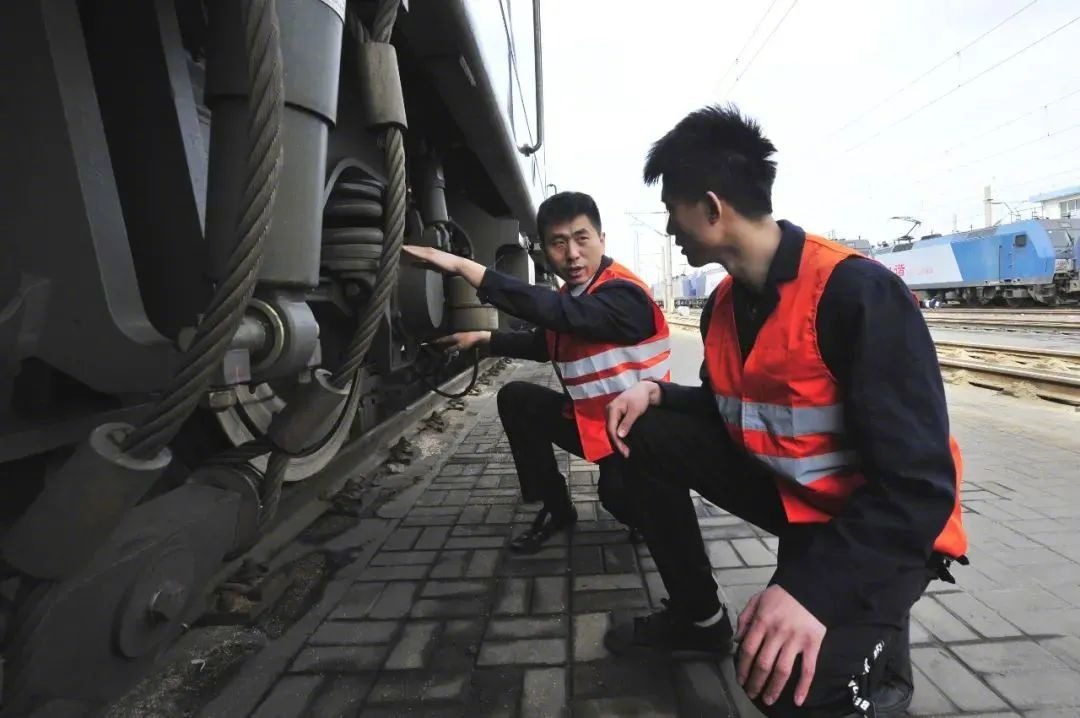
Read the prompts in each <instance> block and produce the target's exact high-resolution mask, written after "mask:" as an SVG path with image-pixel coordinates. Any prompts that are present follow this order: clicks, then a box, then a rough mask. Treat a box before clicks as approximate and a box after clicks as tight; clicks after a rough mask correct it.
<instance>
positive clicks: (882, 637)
mask: <svg viewBox="0 0 1080 718" xmlns="http://www.w3.org/2000/svg"><path fill="white" fill-rule="evenodd" d="M627 444H628V445H629V447H630V457H629V459H627V460H626V461H625V462H624V464H625V467H626V470H625V480H626V487H627V491H628V493H629V495H630V496H629V498H630V499H631V500H632V501H634V502H636V503H637V507H638V509H639V511H640V520H641V522H642V523H641V529H642V531H643V533H644V534H645V541H646V543H647V544H648V546H649V550H650V552H651V553H652V556H653V559H654V560H655V561H656V567H657V570H659V572H660V576H661V578H662V579H663V581H664V586H665V588H666V589H667V591H668V595H669V599H670V601H671V604H672V607H673V608H675V609H676V610H679V611H682V612H684V613H685V614H686V615H687V616H688V617H689V618H691V620H703V619H705V618H707V617H709V616H712V615H714V614H715V613H716V612H717V611H718V610H719V609H720V599H719V597H718V596H717V585H716V581H715V580H714V578H713V574H712V568H711V566H710V563H709V558H708V554H707V552H706V549H705V544H704V541H703V540H702V538H701V529H700V527H699V526H698V521H697V515H696V513H695V511H694V505H693V501H692V499H691V496H690V490H691V489H692V490H694V491H696V492H698V493H699V494H700V495H701V496H702V497H704V498H705V499H706V500H708V501H710V502H711V503H713V504H714V505H716V506H718V507H720V508H722V509H724V510H725V511H728V512H729V513H732V514H734V515H735V516H738V517H739V518H741V519H743V520H745V521H748V522H750V523H752V524H754V525H756V526H758V527H760V528H762V529H764V530H766V531H768V532H769V533H771V534H773V535H775V536H778V537H779V538H780V544H779V551H778V556H777V560H778V562H779V564H780V565H784V563H785V562H787V561H798V560H799V555H800V552H801V549H802V547H803V546H805V545H806V542H805V541H804V540H802V539H801V536H805V532H806V531H808V530H813V526H807V525H805V524H803V525H799V524H790V523H788V521H787V518H786V515H785V513H784V509H783V504H782V503H781V501H780V495H779V492H778V491H777V489H776V486H775V484H774V483H773V479H772V477H771V475H770V474H769V472H768V470H767V469H766V468H765V467H764V466H762V465H760V464H758V463H757V462H755V461H754V460H753V459H752V458H751V457H750V456H749V455H748V454H746V453H745V452H744V451H743V450H742V449H741V448H739V447H737V446H736V445H735V444H734V442H733V441H732V440H731V439H730V437H729V436H728V434H727V432H726V430H725V429H724V426H723V423H722V422H721V420H720V418H719V417H716V418H715V419H710V418H703V417H700V416H691V415H687V414H682V413H677V412H672V411H667V410H664V409H663V408H653V409H650V410H649V411H648V412H647V413H646V414H645V415H644V416H642V417H641V418H640V419H638V421H637V422H636V423H635V425H634V427H633V429H632V430H631V432H630V435H629V437H628V438H627ZM935 572H936V570H934V569H931V568H930V567H927V569H926V570H925V571H921V570H920V571H916V572H912V573H910V574H908V575H905V574H898V575H897V576H896V577H895V580H891V581H890V585H888V586H884V587H881V589H880V591H875V596H876V597H878V598H879V599H880V600H875V601H873V608H872V609H871V608H867V609H866V611H865V612H862V613H860V614H858V615H854V616H850V617H848V618H846V619H845V621H844V622H843V623H840V624H838V625H833V626H827V631H826V634H825V640H824V643H823V644H822V647H821V651H820V654H819V656H818V663H817V667H816V670H815V677H814V680H813V683H812V685H811V690H810V695H809V696H808V698H807V700H806V702H805V704H804V706H803V707H801V708H800V707H796V706H795V704H794V701H793V692H794V688H795V684H796V679H795V676H797V675H798V663H796V670H795V672H793V674H792V676H793V677H792V678H791V679H790V680H789V681H788V685H787V688H786V690H785V691H784V692H783V693H782V694H781V696H780V699H779V701H778V702H777V703H776V704H775V705H773V706H771V707H768V706H765V705H763V704H762V705H759V706H758V707H759V709H761V711H762V712H763V713H765V714H766V715H768V716H799V717H804V718H809V717H810V716H813V717H814V718H817V717H818V716H844V715H847V714H849V713H851V712H852V710H853V707H854V706H853V698H855V696H853V692H852V688H851V687H850V685H849V684H850V683H851V682H852V680H853V679H854V680H855V685H856V690H857V691H858V692H859V696H860V697H863V698H865V697H866V696H867V695H868V694H869V693H870V692H872V690H873V688H874V686H875V685H876V684H878V683H879V682H880V679H881V676H882V673H883V671H884V670H885V668H886V666H888V665H890V664H892V665H898V666H901V670H907V671H910V668H909V667H908V668H906V669H905V668H903V667H902V666H904V665H905V663H906V661H904V660H903V659H902V658H903V656H902V655H901V652H906V651H907V650H908V647H907V641H906V629H907V622H908V612H909V611H910V608H911V606H912V605H913V604H914V603H915V601H917V600H918V598H919V596H921V595H922V593H923V591H925V589H926V586H927V584H928V583H929V581H930V578H931V576H932V575H934V573H935ZM732 620H733V621H734V616H733V617H732ZM878 644H882V648H881V649H878V650H875V649H876V648H877V646H878ZM876 653H878V654H880V655H879V656H878V659H877V660H873V657H874V656H875V654H876ZM735 659H736V660H737V659H738V652H736V655H735ZM864 661H866V662H869V664H870V666H871V670H870V672H869V673H868V674H867V675H864V674H863V669H864V666H865V664H864ZM904 678H906V679H908V680H909V681H910V676H909V675H908V676H904Z"/></svg>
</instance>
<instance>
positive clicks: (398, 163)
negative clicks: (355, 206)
mask: <svg viewBox="0 0 1080 718" xmlns="http://www.w3.org/2000/svg"><path fill="white" fill-rule="evenodd" d="M383 144H384V148H385V156H386V165H387V167H388V168H389V177H388V184H387V189H386V205H387V211H386V213H385V214H384V217H383V246H382V253H381V255H380V259H379V269H378V272H377V273H376V275H375V284H374V287H373V288H372V292H371V298H370V299H369V300H368V304H367V306H366V307H365V308H364V310H365V311H364V315H363V318H362V319H361V320H360V326H359V327H358V328H357V331H356V334H355V335H353V339H352V341H351V342H350V343H349V347H348V349H346V351H345V359H344V361H343V362H342V363H341V366H340V367H338V369H337V371H336V372H335V373H334V376H333V378H332V379H331V383H332V384H333V385H334V386H335V387H337V388H339V389H343V388H344V387H346V386H347V385H348V383H349V381H350V380H351V379H352V375H353V374H354V373H355V372H356V370H357V369H359V368H360V366H361V365H363V363H364V359H365V358H366V356H367V353H368V350H369V349H370V348H371V342H372V340H373V339H374V338H375V333H376V332H377V331H378V329H379V324H380V322H382V319H383V314H384V313H385V310H386V305H387V303H388V302H389V301H390V296H391V293H392V292H393V290H394V287H395V286H396V284H397V276H398V268H399V265H400V257H401V246H402V245H403V244H404V243H405V192H406V188H405V142H404V134H403V133H402V131H401V128H399V127H396V126H390V127H387V128H386V131H385V134H384V136H383Z"/></svg>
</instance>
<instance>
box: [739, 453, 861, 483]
mask: <svg viewBox="0 0 1080 718" xmlns="http://www.w3.org/2000/svg"><path fill="white" fill-rule="evenodd" d="M754 456H755V457H757V459H758V460H759V461H761V462H762V463H764V464H766V465H768V466H769V468H771V469H772V470H773V471H775V472H776V473H778V474H780V475H781V476H786V477H787V478H789V479H791V480H792V481H796V482H798V483H800V484H802V485H803V486H807V485H809V484H812V483H813V482H815V481H817V480H818V479H822V478H824V477H826V476H833V475H835V474H842V473H845V472H849V471H851V470H852V469H854V468H855V467H856V462H857V461H858V457H857V455H856V454H855V452H854V451H835V452H833V453H830V454H815V455H814V456H804V457H801V458H797V459H796V458H793V457H790V456H769V455H768V454H758V453H755V454H754Z"/></svg>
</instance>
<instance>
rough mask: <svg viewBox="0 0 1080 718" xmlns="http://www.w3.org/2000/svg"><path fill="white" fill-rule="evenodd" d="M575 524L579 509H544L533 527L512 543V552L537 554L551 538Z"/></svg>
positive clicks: (534, 520) (571, 507)
mask: <svg viewBox="0 0 1080 718" xmlns="http://www.w3.org/2000/svg"><path fill="white" fill-rule="evenodd" d="M575 523H577V509H575V508H574V507H573V506H570V507H569V508H567V509H563V510H561V511H551V510H549V509H548V508H547V507H545V508H542V509H540V513H538V514H537V515H536V518H535V519H533V523H532V526H531V527H529V529H528V530H526V531H525V532H524V533H522V534H521V535H520V536H516V537H515V538H514V539H513V540H512V541H511V542H510V550H511V551H512V552H514V553H524V554H529V553H536V552H537V551H539V550H540V549H541V548H543V547H544V543H545V542H546V541H547V540H548V539H549V538H551V537H552V536H554V535H555V534H557V533H558V532H559V531H562V530H563V529H569V528H570V527H571V526H573V525H574V524H575Z"/></svg>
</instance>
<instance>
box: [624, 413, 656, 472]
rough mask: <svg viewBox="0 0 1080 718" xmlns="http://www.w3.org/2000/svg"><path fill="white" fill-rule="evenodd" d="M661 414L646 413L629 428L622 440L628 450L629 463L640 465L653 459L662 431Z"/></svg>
mask: <svg viewBox="0 0 1080 718" xmlns="http://www.w3.org/2000/svg"><path fill="white" fill-rule="evenodd" d="M661 413H662V412H659V411H656V410H652V411H647V412H645V413H644V414H642V415H641V416H639V417H638V418H637V421H635V422H634V425H633V426H632V427H630V431H629V433H627V435H626V438H625V439H623V441H624V442H626V445H627V446H628V447H629V448H630V456H629V461H632V462H635V463H640V462H642V461H649V460H651V459H652V458H654V455H655V453H656V448H657V446H658V445H659V443H660V442H661V439H660V436H661V431H662V430H663V417H662V416H661Z"/></svg>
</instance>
